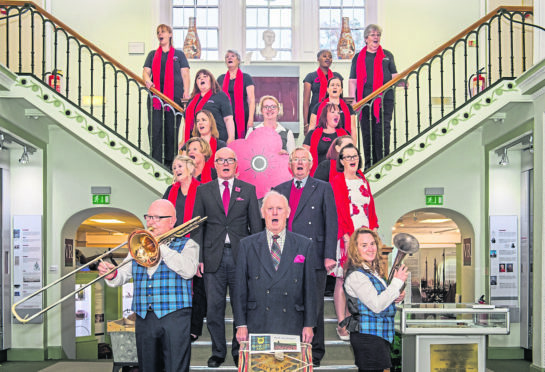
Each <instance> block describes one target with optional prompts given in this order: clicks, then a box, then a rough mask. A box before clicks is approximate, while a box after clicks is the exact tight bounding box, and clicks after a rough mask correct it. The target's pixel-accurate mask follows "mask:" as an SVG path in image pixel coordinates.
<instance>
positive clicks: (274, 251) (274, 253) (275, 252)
mask: <svg viewBox="0 0 545 372" xmlns="http://www.w3.org/2000/svg"><path fill="white" fill-rule="evenodd" d="M272 238H273V243H272V245H271V257H272V260H273V265H274V269H275V270H278V265H280V257H281V256H282V252H281V251H280V246H279V245H278V238H280V236H278V235H273V237H272Z"/></svg>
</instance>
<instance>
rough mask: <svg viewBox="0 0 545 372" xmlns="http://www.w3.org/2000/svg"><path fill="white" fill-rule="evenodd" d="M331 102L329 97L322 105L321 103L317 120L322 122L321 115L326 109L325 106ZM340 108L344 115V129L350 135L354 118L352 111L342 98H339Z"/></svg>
mask: <svg viewBox="0 0 545 372" xmlns="http://www.w3.org/2000/svg"><path fill="white" fill-rule="evenodd" d="M328 102H329V97H328V98H326V99H324V100H323V101H322V103H320V106H318V112H317V113H316V120H320V115H322V110H323V109H324V107H325V105H327V103H328ZM339 106H341V111H342V112H343V115H344V129H345V130H346V131H347V132H348V134H350V128H351V127H352V117H351V116H350V109H349V108H348V105H347V104H346V102H344V100H343V99H342V98H339Z"/></svg>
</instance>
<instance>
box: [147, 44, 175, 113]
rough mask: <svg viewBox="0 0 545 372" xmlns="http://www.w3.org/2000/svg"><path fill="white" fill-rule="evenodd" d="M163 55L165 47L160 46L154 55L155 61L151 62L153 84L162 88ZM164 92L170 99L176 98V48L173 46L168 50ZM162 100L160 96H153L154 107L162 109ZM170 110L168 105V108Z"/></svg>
mask: <svg viewBox="0 0 545 372" xmlns="http://www.w3.org/2000/svg"><path fill="white" fill-rule="evenodd" d="M162 55H163V48H162V47H159V48H157V50H156V51H155V55H154V56H153V62H152V63H151V75H152V78H153V84H154V85H155V86H156V87H157V88H159V90H160V88H161V57H162ZM162 92H163V94H164V95H165V96H167V97H168V98H170V99H172V100H173V99H174V48H173V47H172V46H171V47H170V49H169V51H168V56H167V63H166V65H165V79H164V85H163V90H162ZM161 106H162V105H161V101H160V100H159V98H153V109H154V110H161ZM166 110H167V111H168V110H169V109H168V107H167V108H166Z"/></svg>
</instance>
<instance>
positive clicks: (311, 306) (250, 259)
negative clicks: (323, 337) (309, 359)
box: [232, 231, 318, 335]
mask: <svg viewBox="0 0 545 372" xmlns="http://www.w3.org/2000/svg"><path fill="white" fill-rule="evenodd" d="M310 251H311V242H310V240H309V239H308V238H305V237H304V236H301V235H298V234H295V233H292V232H290V231H286V240H285V242H284V248H283V251H282V256H281V259H280V265H279V266H278V271H276V270H275V269H274V266H273V262H272V258H271V253H270V248H269V245H268V242H267V233H266V232H265V231H262V232H260V233H259V234H255V235H252V236H249V237H247V238H244V239H242V240H241V242H240V252H239V255H238V257H237V273H236V286H235V290H234V291H233V297H232V301H233V311H234V321H235V326H237V327H238V326H241V325H246V326H247V327H248V331H249V332H250V333H281V334H292V335H300V334H301V333H302V331H303V327H314V326H315V324H316V306H317V300H318V299H317V296H316V288H315V287H316V283H315V272H314V268H313V267H312V266H311V265H310V262H309V260H308V257H309V253H310ZM296 257H297V258H298V260H296ZM302 258H304V259H302ZM295 261H303V262H295Z"/></svg>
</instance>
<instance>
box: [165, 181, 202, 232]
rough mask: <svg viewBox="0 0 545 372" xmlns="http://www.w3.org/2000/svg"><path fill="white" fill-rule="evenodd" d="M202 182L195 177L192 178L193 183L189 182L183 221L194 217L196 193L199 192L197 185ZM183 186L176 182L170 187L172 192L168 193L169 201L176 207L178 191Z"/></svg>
mask: <svg viewBox="0 0 545 372" xmlns="http://www.w3.org/2000/svg"><path fill="white" fill-rule="evenodd" d="M200 184H201V183H200V182H199V181H197V180H196V179H195V178H192V179H191V183H190V184H189V189H188V190H187V196H186V198H185V207H184V219H183V221H182V223H184V222H187V221H189V220H190V219H191V218H193V206H194V205H195V195H196V194H197V186H199V185H200ZM181 187H182V184H181V183H180V182H175V183H174V184H173V185H172V187H171V188H170V192H169V193H168V201H170V202H171V203H172V205H174V207H176V200H177V199H178V192H179V191H180V188H181Z"/></svg>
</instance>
